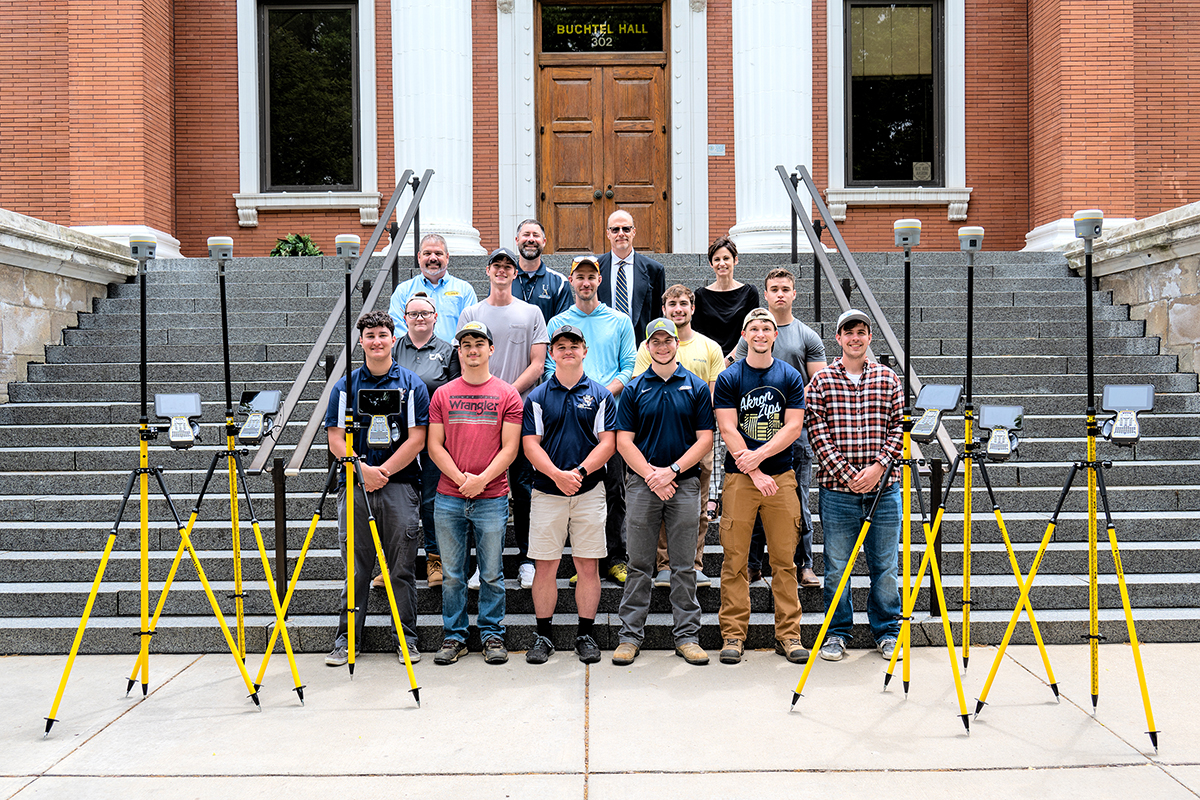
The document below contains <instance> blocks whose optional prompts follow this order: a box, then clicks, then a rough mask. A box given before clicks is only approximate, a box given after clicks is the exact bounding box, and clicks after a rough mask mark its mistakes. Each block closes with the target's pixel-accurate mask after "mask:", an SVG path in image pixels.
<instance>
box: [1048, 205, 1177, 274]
mask: <svg viewBox="0 0 1200 800" xmlns="http://www.w3.org/2000/svg"><path fill="white" fill-rule="evenodd" d="M1063 252H1064V255H1066V257H1067V261H1068V262H1069V263H1070V265H1071V266H1072V267H1073V268H1074V269H1076V270H1079V269H1081V268H1082V267H1083V242H1082V241H1081V240H1079V239H1076V240H1074V241H1073V242H1071V244H1069V245H1067V247H1066V248H1065V250H1064V251H1063ZM1196 255H1200V203H1189V204H1188V205H1186V206H1180V207H1178V208H1172V209H1170V210H1168V211H1164V212H1162V213H1161V214H1155V215H1154V216H1151V217H1146V218H1145V219H1140V220H1136V221H1133V220H1107V219H1106V220H1104V235H1102V236H1101V237H1100V238H1099V239H1096V241H1095V242H1094V243H1093V245H1092V274H1093V275H1095V276H1096V277H1101V276H1104V275H1112V274H1113V273H1116V272H1125V271H1127V270H1131V269H1136V268H1138V267H1145V266H1150V265H1153V264H1161V263H1165V262H1170V261H1178V260H1179V259H1181V258H1188V257H1190V256H1196Z"/></svg>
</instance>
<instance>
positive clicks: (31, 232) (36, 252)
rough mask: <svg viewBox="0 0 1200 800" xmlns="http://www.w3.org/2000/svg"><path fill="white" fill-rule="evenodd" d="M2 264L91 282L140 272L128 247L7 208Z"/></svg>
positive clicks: (1, 217) (0, 242)
mask: <svg viewBox="0 0 1200 800" xmlns="http://www.w3.org/2000/svg"><path fill="white" fill-rule="evenodd" d="M176 246H178V242H176ZM0 264H6V265H8V266H12V267H20V268H23V269H32V270H37V271H38V272H47V273H50V274H52V275H61V276H63V277H65V278H76V279H78V280H83V281H89V282H91V283H112V282H118V281H123V280H125V278H127V277H129V276H130V275H133V274H135V273H136V272H137V262H136V261H134V260H133V259H132V258H131V257H130V255H129V247H128V246H125V247H122V246H121V245H120V244H118V243H116V242H112V241H109V240H107V239H103V238H101V237H99V236H94V235H92V234H90V233H86V232H84V231H77V230H72V229H71V228H64V227H63V226H61V225H55V224H54V223H52V222H46V221H45V220H41V219H37V218H35V217H27V216H25V215H24V214H18V213H16V212H15V211H8V210H7V209H0Z"/></svg>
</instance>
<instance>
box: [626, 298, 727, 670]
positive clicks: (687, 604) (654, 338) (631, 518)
mask: <svg viewBox="0 0 1200 800" xmlns="http://www.w3.org/2000/svg"><path fill="white" fill-rule="evenodd" d="M646 347H647V349H648V350H649V352H650V369H648V370H646V371H645V372H643V373H642V374H641V375H638V376H637V377H636V378H634V379H633V380H632V381H631V382H630V384H629V385H628V386H626V387H625V391H623V392H621V407H620V409H619V410H618V411H617V449H618V450H619V451H620V453H621V457H622V458H623V459H625V469H626V475H625V496H626V501H627V507H626V516H625V525H626V533H627V541H628V548H629V576H628V577H627V578H626V580H625V592H624V594H623V595H622V596H621V611H620V614H621V633H620V642H619V644H618V645H617V649H616V650H615V651H613V657H612V660H613V663H614V664H617V665H618V666H619V665H624V664H632V663H633V660H634V659H635V658H637V655H638V652H639V651H640V649H641V646H642V640H643V637H644V635H645V629H646V614H647V613H648V612H649V611H650V590H651V588H652V586H653V581H654V565H655V560H656V558H657V555H658V532H659V529H660V528H665V530H666V536H667V558H668V560H669V562H670V566H671V613H672V616H673V617H674V622H675V626H674V629H673V630H672V634H673V636H674V639H675V655H677V656H679V657H680V658H682V659H684V660H685V661H687V662H688V663H689V664H697V665H700V664H707V663H708V653H705V652H704V650H703V649H701V647H700V638H699V634H700V604H699V603H697V602H696V567H695V563H694V562H695V560H696V525H697V524H698V523H699V520H700V489H701V487H700V460H701V459H702V458H704V454H705V453H710V452H712V439H713V434H712V430H713V414H712V400H711V399H710V397H709V391H708V384H707V383H705V382H704V381H703V380H701V379H700V378H698V377H696V376H695V375H694V374H692V373H691V372H689V371H688V370H686V369H684V368H683V366H682V365H680V364H679V362H678V361H676V353H677V352H678V349H679V332H678V330H677V329H676V327H675V323H674V322H672V321H671V320H669V319H666V318H665V317H659V318H658V319H656V320H653V321H652V322H651V323H650V324H649V325H647V326H646Z"/></svg>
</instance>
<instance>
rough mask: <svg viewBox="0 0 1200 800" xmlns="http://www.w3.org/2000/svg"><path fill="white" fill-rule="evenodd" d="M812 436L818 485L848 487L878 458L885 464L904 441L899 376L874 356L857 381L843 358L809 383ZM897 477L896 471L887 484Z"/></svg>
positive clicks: (808, 421)
mask: <svg viewBox="0 0 1200 800" xmlns="http://www.w3.org/2000/svg"><path fill="white" fill-rule="evenodd" d="M805 399H806V400H807V402H808V413H807V415H806V416H805V424H806V425H807V426H808V439H809V442H810V443H811V444H812V448H813V451H814V452H815V453H816V456H817V484H818V485H819V486H824V487H825V488H827V489H836V490H838V491H841V492H848V491H850V480H851V479H852V478H853V477H854V475H855V474H856V473H857V472H858V471H859V470H862V469H865V468H866V467H869V466H870V465H871V463H872V462H874V461H878V462H879V463H880V464H882V465H883V467H884V468H885V469H886V468H887V467H888V465H890V464H891V463H892V462H893V461H894V460H896V459H898V458H900V455H901V453H902V446H903V428H902V422H903V418H904V391H903V386H902V385H901V383H900V378H899V376H897V375H896V373H895V372H893V371H892V370H891V369H889V368H888V367H885V366H883V365H882V364H879V363H876V362H874V361H868V362H867V363H866V364H865V365H864V366H863V373H862V378H861V379H860V380H859V382H858V384H857V385H855V384H854V383H853V382H852V381H851V380H850V378H849V376H848V375H847V374H846V368H845V367H844V366H842V360H841V359H840V358H839V359H838V360H836V361H834V362H833V363H832V364H830V365H829V366H828V367H826V368H825V369H823V370H821V371H820V372H818V373H817V374H816V376H815V377H814V378H813V379H812V382H811V383H810V384H809V385H808V389H807V392H806V394H805ZM898 477H899V474H898V472H896V471H893V473H892V475H891V478H890V480H889V481H888V485H889V486H890V485H891V484H892V483H893V482H895V481H896V480H897V478H898Z"/></svg>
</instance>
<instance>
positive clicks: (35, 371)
mask: <svg viewBox="0 0 1200 800" xmlns="http://www.w3.org/2000/svg"><path fill="white" fill-rule="evenodd" d="M213 355H215V356H216V358H217V359H220V357H221V356H220V353H215V354H213ZM300 366H301V364H300V363H299V362H294V361H283V362H278V361H275V362H272V361H258V362H255V361H240V362H233V361H231V362H230V365H229V369H230V374H231V375H232V376H234V377H235V378H242V379H243V380H244V379H245V378H246V376H253V377H254V378H255V379H256V380H262V381H288V382H291V381H293V380H295V378H296V374H297V373H298V372H299V371H300ZM359 366H361V362H360V364H359ZM146 373H147V375H148V380H150V381H154V382H159V383H170V382H186V381H193V382H196V383H218V382H220V383H221V388H222V391H221V395H222V397H223V396H224V394H225V392H224V380H225V365H224V363H223V362H222V361H220V360H213V359H212V357H211V356H210V358H209V359H208V360H206V361H204V362H201V363H194V364H180V363H163V362H157V361H156V362H153V363H148V364H147V365H146ZM323 374H324V372H322V375H323ZM138 379H139V373H138V365H135V364H105V363H100V364H30V365H29V382H30V383H69V382H72V381H86V382H89V383H91V382H95V383H136V382H137V381H138Z"/></svg>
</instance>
